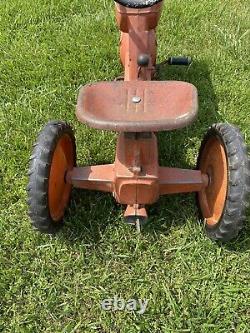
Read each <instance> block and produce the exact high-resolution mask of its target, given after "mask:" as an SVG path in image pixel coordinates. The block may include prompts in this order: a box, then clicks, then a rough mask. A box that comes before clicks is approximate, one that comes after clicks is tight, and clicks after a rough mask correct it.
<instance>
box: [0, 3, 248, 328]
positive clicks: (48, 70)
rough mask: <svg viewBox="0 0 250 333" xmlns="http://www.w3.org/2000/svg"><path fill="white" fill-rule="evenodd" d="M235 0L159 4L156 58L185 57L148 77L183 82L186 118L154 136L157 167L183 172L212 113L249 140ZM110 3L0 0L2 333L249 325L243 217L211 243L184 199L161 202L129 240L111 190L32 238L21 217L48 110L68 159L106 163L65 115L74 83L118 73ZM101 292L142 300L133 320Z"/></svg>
mask: <svg viewBox="0 0 250 333" xmlns="http://www.w3.org/2000/svg"><path fill="white" fill-rule="evenodd" d="M249 21H250V15H249V2H248V1H246V0H242V1H239V0H231V1H229V0H227V1H219V0H208V1H195V0H190V1H181V0H176V1H169V0H166V1H165V7H164V12H163V15H162V20H161V23H160V26H159V29H158V46H159V57H158V61H159V62H161V61H163V60H164V59H166V58H167V57H168V56H171V55H190V56H192V57H193V64H192V65H191V66H190V68H183V67H182V68H176V67H175V68H174V67H171V68H169V67H162V68H161V70H160V73H159V75H158V78H159V79H161V80H168V79H171V80H172V79H177V80H184V81H189V82H192V83H193V84H195V85H196V86H197V88H198V90H199V106H200V109H199V118H198V120H197V121H196V122H195V123H194V124H193V125H192V126H191V127H189V128H187V129H184V130H180V131H175V132H171V133H170V132H166V133H161V134H160V135H159V149H160V162H161V164H162V165H164V166H176V167H184V168H186V167H187V168H194V167H195V164H196V159H197V152H198V149H199V145H200V142H201V139H202V136H203V135H204V133H205V131H206V130H207V129H208V127H209V126H210V125H211V124H212V123H214V122H230V123H234V124H236V125H238V126H239V127H240V128H241V130H242V132H243V134H244V136H245V139H246V142H247V143H248V145H250V130H249V128H250V105H249V33H248V32H249V30H248V29H249ZM118 41H119V33H118V31H117V29H116V24H115V19H114V11H113V2H112V1H111V0H105V1H104V0H100V1H94V0H86V1H83V0H53V1H52V0H50V1H49V0H33V1H28V0H2V1H1V2H0V137H1V143H0V331H1V332H13V333H29V332H30V333H36V332H48V333H55V332H58V333H61V332H66V333H70V332H72V333H73V332H86V333H91V332H99V333H107V332H111V333H113V332H114V333H119V332H121V333H134V332H143V333H145V332H152V333H153V332H157V333H158V332H159V333H161V332H163V333H165V332H166V333H168V332H169V333H170V332H171V333H175V332H177V333H181V332H183V333H184V332H194V333H205V332H206V333H234V332H235V333H236V332H237V333H247V332H250V227H249V222H250V214H249V213H248V215H247V219H248V221H247V223H246V228H245V229H244V230H243V232H242V233H241V234H240V236H239V237H238V238H237V239H236V240H235V241H233V242H231V243H229V244H226V245H222V244H218V243H213V242H211V241H210V240H209V239H208V238H207V237H206V235H205V234H204V232H203V225H202V223H201V222H200V221H198V217H197V206H196V203H195V196H194V195H177V196H169V197H164V198H161V200H160V201H159V202H158V203H157V204H155V205H153V206H152V207H151V208H150V210H149V213H150V220H149V223H148V225H147V226H146V228H145V230H144V231H143V233H142V234H141V235H137V234H136V232H135V231H134V230H133V229H131V228H130V227H129V226H126V225H125V224H124V223H123V220H122V208H121V207H120V206H119V205H117V204H116V203H115V201H114V200H113V199H112V197H111V196H109V195H107V194H101V193H90V192H85V191H78V190H74V192H73V200H72V204H71V207H70V209H69V212H68V214H67V217H66V220H65V227H64V228H63V230H62V231H61V232H60V233H59V234H58V235H57V236H55V237H50V236H46V235H40V234H38V233H36V232H34V231H33V230H32V228H31V225H30V221H29V218H28V217H27V204H26V184H27V168H28V159H29V156H30V152H31V149H32V144H33V142H34V141H35V140H36V136H37V133H38V132H39V130H40V129H41V128H42V127H43V125H44V124H45V123H46V122H47V121H49V120H52V119H59V120H60V119H61V120H66V121H68V122H70V123H71V124H72V126H73V127H74V129H75V133H76V138H77V154H78V164H79V165H89V164H102V163H111V162H112V161H113V158H114V149H115V144H116V135H115V133H110V132H102V131H96V130H92V129H89V128H87V127H86V126H84V125H82V124H79V123H78V122H77V120H76V118H75V114H74V111H75V104H76V97H77V94H78V90H79V87H80V86H81V85H83V84H86V83H88V82H90V81H99V80H113V79H114V77H116V76H118V75H120V73H121V72H122V68H121V66H120V63H119V59H118ZM115 295H117V296H118V297H122V298H124V299H125V300H129V299H130V298H136V299H139V298H140V299H148V300H149V304H148V308H147V310H146V312H145V314H143V315H139V314H137V313H129V312H122V311H119V312H105V311H103V310H102V309H101V307H100V303H101V301H102V300H103V299H105V298H113V297H114V296H115Z"/></svg>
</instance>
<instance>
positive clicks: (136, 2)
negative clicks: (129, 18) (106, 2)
mask: <svg viewBox="0 0 250 333" xmlns="http://www.w3.org/2000/svg"><path fill="white" fill-rule="evenodd" d="M161 1H162V0H115V2H118V3H119V4H120V5H123V6H125V7H128V8H146V7H152V6H153V5H155V4H157V3H158V2H161Z"/></svg>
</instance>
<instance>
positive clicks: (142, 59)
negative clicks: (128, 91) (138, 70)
mask: <svg viewBox="0 0 250 333" xmlns="http://www.w3.org/2000/svg"><path fill="white" fill-rule="evenodd" d="M149 62H150V57H149V55H148V54H145V53H142V54H139V56H138V58H137V64H138V66H140V67H147V66H148V65H149Z"/></svg>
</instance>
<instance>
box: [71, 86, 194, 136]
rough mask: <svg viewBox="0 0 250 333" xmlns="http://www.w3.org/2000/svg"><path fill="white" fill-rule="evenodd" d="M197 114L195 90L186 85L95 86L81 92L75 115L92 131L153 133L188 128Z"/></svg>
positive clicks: (82, 89) (85, 88)
mask: <svg viewBox="0 0 250 333" xmlns="http://www.w3.org/2000/svg"><path fill="white" fill-rule="evenodd" d="M197 110H198V97H197V90H196V88H195V87H194V86H193V85H192V84H190V83H187V82H180V81H130V82H99V83H94V84H88V85H86V86H84V87H82V88H81V90H80V93H79V97H78V102H77V112H76V114H77V118H78V120H79V121H80V122H83V123H87V124H88V125H89V126H90V127H93V128H98V129H104V130H113V131H117V132H157V131H164V130H165V131H166V130H173V129H177V128H182V127H184V126H187V125H189V124H190V123H192V122H193V121H194V119H195V117H196V115H197Z"/></svg>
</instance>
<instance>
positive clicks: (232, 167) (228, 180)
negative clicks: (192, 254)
mask: <svg viewBox="0 0 250 333" xmlns="http://www.w3.org/2000/svg"><path fill="white" fill-rule="evenodd" d="M198 169H199V170H201V171H202V173H204V174H207V175H208V178H209V185H208V187H207V188H206V189H204V190H203V191H201V192H200V193H199V194H198V203H199V208H200V212H201V215H202V218H203V219H204V220H205V228H206V232H207V234H208V236H209V237H210V238H211V239H214V240H222V241H228V240H231V239H232V238H234V237H236V236H237V235H238V233H239V231H240V230H241V229H242V227H243V222H244V220H245V219H246V209H247V207H248V205H249V192H250V161H249V158H248V155H247V148H246V145H245V143H244V140H243V137H242V134H241V133H240V131H239V130H238V128H236V127H234V126H232V125H229V124H214V125H213V126H212V127H211V128H210V129H209V130H208V132H207V134H206V135H205V137H204V140H203V142H202V145H201V149H200V153H199V157H198Z"/></svg>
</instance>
